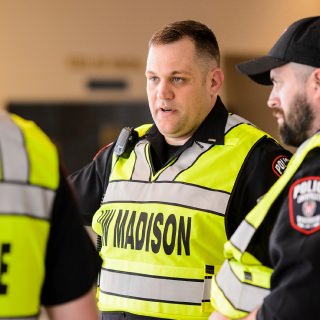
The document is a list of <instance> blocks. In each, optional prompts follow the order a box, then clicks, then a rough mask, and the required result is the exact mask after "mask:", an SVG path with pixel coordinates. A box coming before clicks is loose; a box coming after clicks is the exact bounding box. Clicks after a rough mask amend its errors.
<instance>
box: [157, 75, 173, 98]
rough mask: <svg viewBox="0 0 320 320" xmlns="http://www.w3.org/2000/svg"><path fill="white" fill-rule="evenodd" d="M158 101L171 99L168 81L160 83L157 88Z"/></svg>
mask: <svg viewBox="0 0 320 320" xmlns="http://www.w3.org/2000/svg"><path fill="white" fill-rule="evenodd" d="M157 97H158V99H163V100H170V99H173V97H174V93H173V91H172V88H171V86H170V83H169V82H168V81H165V80H163V81H161V82H160V83H159V85H158V88H157Z"/></svg>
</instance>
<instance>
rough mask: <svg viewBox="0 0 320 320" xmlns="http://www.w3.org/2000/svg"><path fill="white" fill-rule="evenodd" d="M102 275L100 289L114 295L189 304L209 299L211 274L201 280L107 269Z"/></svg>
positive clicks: (196, 303) (103, 270) (199, 303)
mask: <svg viewBox="0 0 320 320" xmlns="http://www.w3.org/2000/svg"><path fill="white" fill-rule="evenodd" d="M100 277H101V278H100V291H102V292H106V293H108V294H111V295H118V296H124V297H131V298H137V299H144V300H150V301H159V302H170V303H179V304H180V303H183V304H189V305H201V302H202V301H208V300H209V299H210V282H211V277H210V278H207V279H200V280H199V279H178V278H164V277H157V276H146V275H144V274H134V273H124V272H119V271H116V270H108V269H105V268H103V269H102V270H101V275H100ZM154 288H157V289H156V290H154Z"/></svg>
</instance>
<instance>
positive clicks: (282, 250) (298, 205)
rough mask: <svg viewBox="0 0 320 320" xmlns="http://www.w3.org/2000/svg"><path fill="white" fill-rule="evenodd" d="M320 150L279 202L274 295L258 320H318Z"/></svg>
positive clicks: (273, 257)
mask: <svg viewBox="0 0 320 320" xmlns="http://www.w3.org/2000/svg"><path fill="white" fill-rule="evenodd" d="M319 159H320V149H319V148H318V149H316V150H313V151H312V152H311V153H310V154H309V155H308V157H307V158H306V159H305V161H304V163H303V164H302V165H301V167H300V168H299V170H298V171H297V173H296V174H295V175H294V177H293V179H292V181H291V182H290V184H289V186H288V188H286V189H285V191H284V192H282V194H281V195H280V197H279V201H278V203H276V204H277V205H276V207H275V208H274V206H273V207H272V208H271V209H272V210H276V211H277V212H278V219H277V221H276V224H275V225H274V228H273V231H272V234H271V237H270V242H269V245H270V256H271V260H272V263H273V266H274V272H273V274H272V277H271V293H270V295H268V296H267V297H266V298H265V300H264V303H263V306H262V308H261V309H260V311H259V313H258V316H257V319H259V320H272V319H277V320H282V319H290V320H296V319H297V320H298V319H299V320H301V319H318V318H319V316H317V314H319V297H318V291H319V284H320V255H319V248H320V164H319Z"/></svg>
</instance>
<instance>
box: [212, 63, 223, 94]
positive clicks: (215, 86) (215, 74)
mask: <svg viewBox="0 0 320 320" xmlns="http://www.w3.org/2000/svg"><path fill="white" fill-rule="evenodd" d="M210 77H211V83H210V84H211V87H210V90H211V92H212V94H213V95H217V94H218V92H219V90H220V88H221V86H222V83H223V81H224V73H223V71H222V70H221V69H220V68H214V69H212V70H211V73H210Z"/></svg>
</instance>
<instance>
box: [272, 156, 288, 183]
mask: <svg viewBox="0 0 320 320" xmlns="http://www.w3.org/2000/svg"><path fill="white" fill-rule="evenodd" d="M280 158H286V159H288V162H289V161H290V159H289V158H288V157H287V156H286V155H284V154H283V155H281V156H277V157H276V158H275V159H274V160H273V161H272V171H273V172H274V174H275V175H276V176H278V177H281V174H280V173H279V172H278V171H277V170H276V169H275V168H274V167H275V164H276V162H277V161H278V160H279V159H280ZM288 162H287V164H288ZM286 168H287V165H286ZM283 172H284V171H283ZM282 174H283V173H282Z"/></svg>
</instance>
